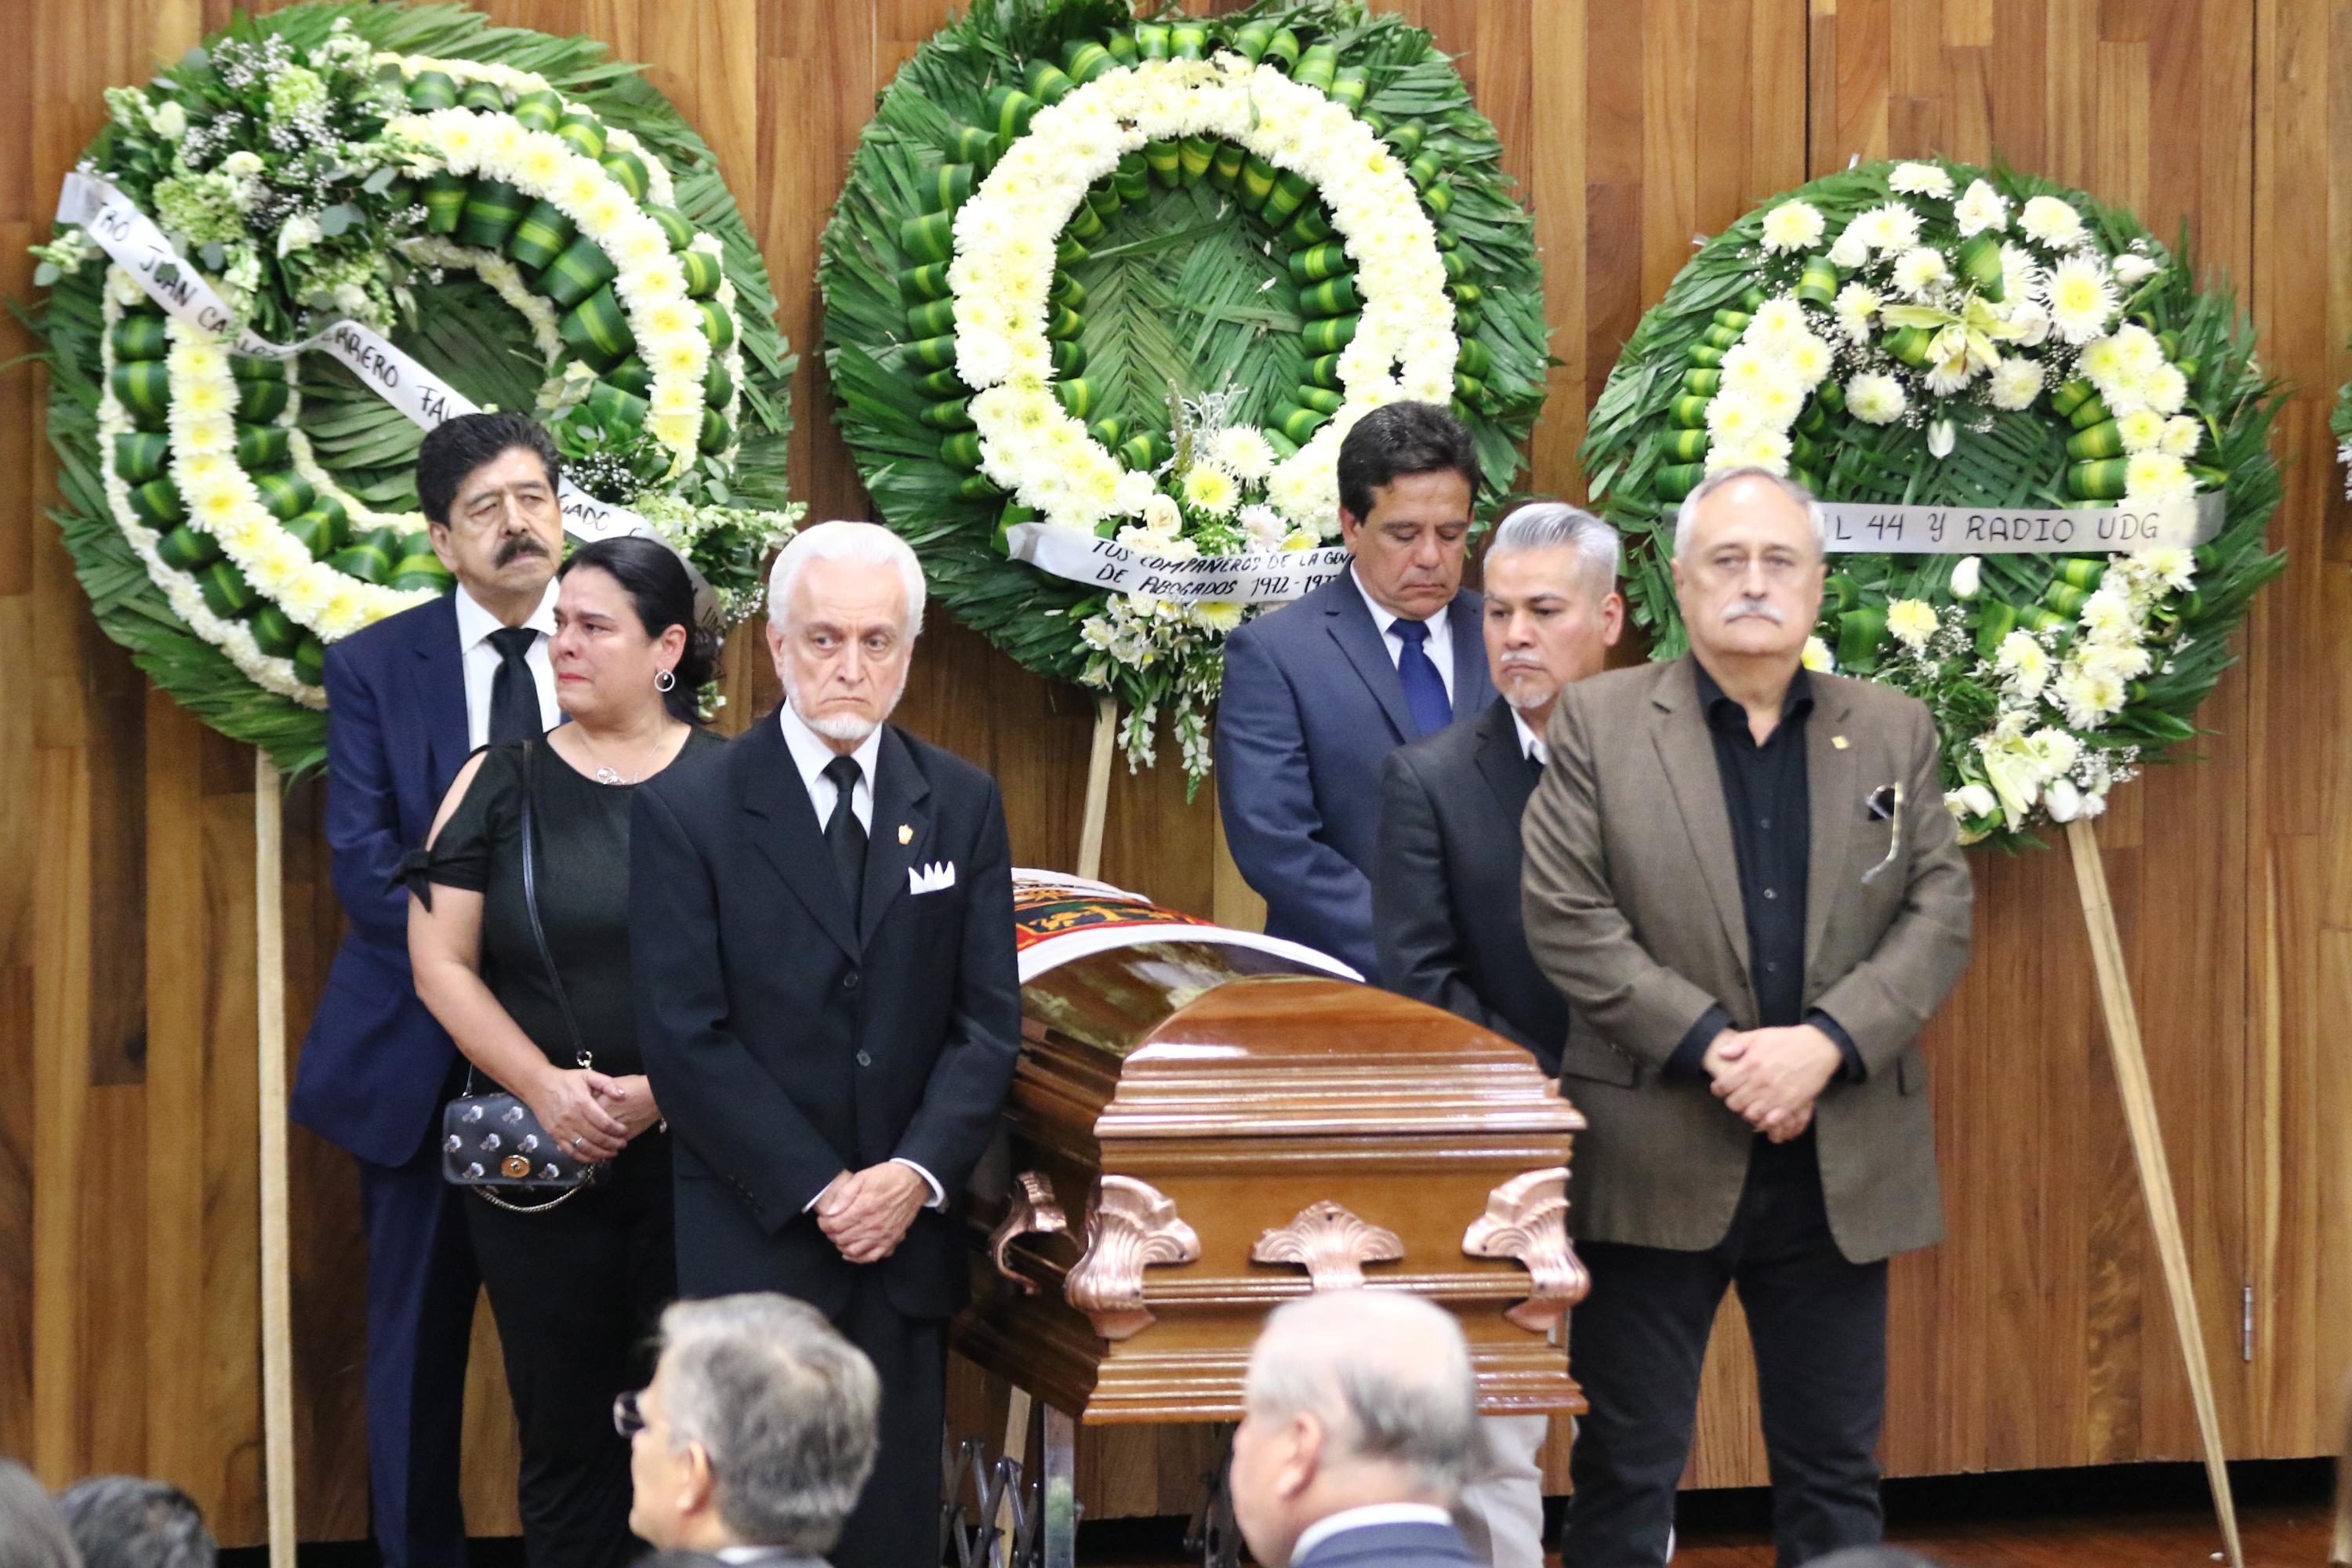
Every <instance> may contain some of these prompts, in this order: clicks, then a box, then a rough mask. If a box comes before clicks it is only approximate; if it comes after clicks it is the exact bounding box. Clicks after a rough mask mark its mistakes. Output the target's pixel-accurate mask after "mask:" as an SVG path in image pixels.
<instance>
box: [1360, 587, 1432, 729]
mask: <svg viewBox="0 0 2352 1568" xmlns="http://www.w3.org/2000/svg"><path fill="white" fill-rule="evenodd" d="M1348 580H1349V582H1351V583H1353V584H1355V585H1356V592H1357V593H1359V594H1362V595H1364V608H1366V609H1368V610H1370V611H1371V612H1372V625H1374V626H1378V627H1380V628H1381V647H1385V648H1387V649H1388V650H1389V663H1391V665H1393V664H1395V663H1397V662H1398V661H1400V660H1401V659H1402V658H1404V639H1403V638H1402V637H1398V636H1397V635H1396V633H1395V631H1394V629H1393V628H1394V627H1395V626H1396V624H1397V622H1399V621H1401V620H1402V619H1403V618H1404V617H1403V616H1400V615H1398V614H1397V613H1396V612H1395V611H1393V610H1390V609H1386V608H1383V607H1382V606H1381V602H1380V601H1379V600H1378V599H1375V598H1373V597H1372V595H1370V593H1369V592H1367V591H1366V589H1365V587H1364V580H1363V578H1361V577H1360V576H1359V575H1357V574H1356V569H1355V567H1354V566H1352V565H1350V566H1349V568H1348ZM1451 607H1452V606H1450V605H1449V606H1448V607H1447V608H1448V609H1451ZM1422 625H1423V626H1427V627H1428V628H1429V640H1428V641H1427V642H1425V643H1423V645H1422V649H1423V652H1425V653H1427V654H1428V655H1429V662H1430V663H1432V664H1433V665H1435V666H1437V679H1440V680H1442V681H1444V682H1445V700H1446V701H1448V702H1451V701H1453V700H1454V617H1453V616H1451V615H1449V614H1448V613H1447V611H1446V610H1440V611H1438V612H1437V614H1435V615H1433V616H1430V617H1429V619H1427V620H1425V621H1423V622H1422Z"/></svg>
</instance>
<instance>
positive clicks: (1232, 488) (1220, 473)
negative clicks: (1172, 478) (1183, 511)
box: [1183, 463, 1242, 517]
mask: <svg viewBox="0 0 2352 1568" xmlns="http://www.w3.org/2000/svg"><path fill="white" fill-rule="evenodd" d="M1183 489H1184V504H1185V505H1186V506H1189V507H1191V508H1192V510H1194V511H1205V512H1208V513H1210V514H1211V515H1212V516H1216V517H1223V516H1225V515H1226V514H1227V513H1229V512H1231V511H1232V510H1234V508H1235V507H1236V506H1239V505H1240V504H1241V499H1242V498H1241V486H1240V485H1238V484H1237V483H1235V482H1234V477H1233V475H1231V474H1229V473H1227V472H1226V471H1225V470H1224V469H1223V468H1218V467H1217V466H1216V465H1214V464H1213V463H1195V464H1193V465H1192V467H1191V468H1187V469H1185V470H1184V484H1183Z"/></svg>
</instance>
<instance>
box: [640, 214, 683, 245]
mask: <svg viewBox="0 0 2352 1568" xmlns="http://www.w3.org/2000/svg"><path fill="white" fill-rule="evenodd" d="M645 215H646V216H647V217H649V218H651V219H653V220H654V222H655V223H656V224H658V225H660V226H661V231H662V233H663V234H664V235H665V236H667V237H668V239H669V247H670V248H671V249H672V250H684V249H685V248H686V247H688V246H689V245H692V244H693V243H694V226H693V225H692V224H690V223H688V222H687V221H686V215H685V214H684V213H682V212H679V211H678V210H677V208H675V207H656V206H649V207H646V209H645Z"/></svg>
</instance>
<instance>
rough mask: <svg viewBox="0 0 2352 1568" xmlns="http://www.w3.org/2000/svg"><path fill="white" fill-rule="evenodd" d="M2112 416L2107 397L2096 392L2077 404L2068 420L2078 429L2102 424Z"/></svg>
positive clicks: (2086, 428) (2067, 417)
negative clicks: (2109, 411)
mask: <svg viewBox="0 0 2352 1568" xmlns="http://www.w3.org/2000/svg"><path fill="white" fill-rule="evenodd" d="M2110 417H2111V416H2110V415H2109V414H2108V412H2107V403H2106V399H2105V398H2103V397H2101V396H2099V395H2098V394H2096V393H2093V394H2092V395H2090V396H2088V397H2086V398H2084V399H2083V401H2082V402H2080V403H2078V404H2076V405H2074V413H2072V414H2069V415H2068V416H2066V419H2067V422H2068V423H2069V424H2071V425H2073V426H2074V428H2075V429H2077V430H2088V429H2089V428H2090V427H2091V426H2094V425H2097V424H2101V423H2103V422H2104V421H2105V420H2106V419H2108V418H2110Z"/></svg>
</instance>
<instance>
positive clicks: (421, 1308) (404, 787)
mask: <svg viewBox="0 0 2352 1568" xmlns="http://www.w3.org/2000/svg"><path fill="white" fill-rule="evenodd" d="M556 471H557V462H556V455H555V447H554V443H553V442H551V440H550V439H549V438H548V436H547V433H546V432H545V431H544V430H542V429H541V428H540V427H539V426H538V425H536V424H534V423H533V422H532V421H530V419H528V418H526V417H524V416H521V415H518V414H468V415H464V416H460V417H458V418H456V419H452V420H450V421H449V422H448V423H446V424H445V425H442V426H439V427H438V428H436V429H435V430H434V431H432V432H431V433H430V434H428V435H427V436H426V437H425V442H424V445H423V447H420V448H419V450H418V453H417V460H416V495H417V500H418V501H419V503H420V504H421V506H422V507H423V509H424V511H425V519H426V521H427V522H428V523H429V524H430V526H431V532H432V539H433V552H434V553H435V554H436V555H438V556H439V557H440V558H441V561H442V563H443V564H445V565H446V566H447V567H448V568H449V570H450V571H451V572H453V573H454V574H456V575H457V589H456V591H455V592H454V593H452V594H450V595H447V596H446V597H444V598H440V599H436V600H435V601H434V602H432V603H431V604H428V605H418V606H417V607H416V608H415V609H413V610H407V611H404V612H402V613H401V614H399V615H397V616H391V617H389V618H387V619H385V620H382V621H379V622H377V623H376V624H375V625H374V626H370V627H368V628H367V629H366V630H365V631H362V632H358V633H355V634H353V635H352V636H351V637H345V638H344V639H343V640H341V642H338V643H336V644H334V645H333V646H332V647H329V648H328V650H327V666H326V681H327V715H328V717H327V805H326V821H327V842H328V845H329V847H331V849H332V851H333V874H334V879H335V890H336V892H337V893H338V894H340V895H341V898H342V901H343V910H344V912H345V913H346V914H347V915H349V916H350V919H351V926H350V930H349V931H347V932H346V933H345V935H344V937H343V945H342V949H341V952H338V953H337V954H336V955H335V963H334V967H333V969H332V970H331V971H330V972H329V973H328V976H327V989H326V994H324V995H322V996H321V997H320V999H319V1010H318V1012H317V1014H316V1015H315V1016H313V1017H312V1019H311V1021H310V1036H309V1037H308V1038H307V1039H305V1040H304V1041H303V1045H302V1058H301V1063H300V1065H299V1068H298V1069H297V1071H296V1075H295V1081H294V1096H293V1101H292V1114H293V1118H294V1120H295V1121H299V1122H300V1123H301V1124H302V1125H303V1126H305V1127H308V1128H310V1130H311V1131H314V1132H317V1133H319V1134H320V1136H321V1137H324V1138H326V1139H328V1140H330V1141H331V1142H335V1143H337V1144H340V1145H341V1146H342V1147H343V1148H345V1149H348V1150H350V1151H351V1152H352V1153H353V1154H355V1155H357V1156H358V1158H359V1163H360V1205H361V1209H362V1215H363V1216H364V1219H365V1223H366V1226H367V1239H368V1281H367V1318H368V1323H367V1333H368V1343H367V1416H368V1479H369V1482H370V1491H371V1499H370V1511H371V1514H372V1516H373V1525H374V1529H375V1537H376V1543H377V1545H378V1547H379V1548H380V1549H381V1550H382V1551H383V1559H384V1562H385V1563H386V1564H387V1565H388V1568H441V1565H443V1564H459V1563H464V1562H465V1560H466V1523H465V1518H464V1515H463V1514H462V1512H461V1511H460V1510H459V1507H458V1502H457V1439H458V1428H459V1426H460V1423H461V1419H462V1416H463V1414H464V1396H465V1386H466V1347H467V1341H468V1339H469V1337H470V1335H471V1333H472V1328H473V1321H474V1298H475V1295H476V1293H477V1292H478V1289H479V1288H480V1279H479V1277H478V1275H477V1273H476V1272H475V1268H474V1258H473V1253H472V1251H471V1249H470V1248H469V1247H468V1245H467V1239H466V1227H465V1225H464V1222H463V1221H464V1216H463V1215H461V1214H459V1213H458V1212H457V1203H458V1201H459V1199H460V1196H461V1194H459V1193H458V1192H457V1189H456V1188H454V1187H451V1186H449V1185H447V1184H446V1183H445V1182H443V1180H442V1179H441V1160H440V1152H439V1149H438V1147H437V1143H436V1139H435V1137H434V1134H435V1133H436V1131H438V1125H437V1124H438V1122H439V1121H440V1109H441V1105H442V1102H443V1101H444V1100H446V1099H448V1098H449V1097H450V1096H451V1095H453V1094H455V1093H457V1092H458V1084H457V1081H456V1080H457V1079H458V1078H459V1077H460V1076H461V1075H460V1074H459V1073H458V1072H457V1068H458V1066H459V1064H458V1060H457V1047H455V1046H453V1045H451V1044H450V1041H449V1037H448V1036H447V1035H446V1034H445V1033H443V1032H442V1029H441V1026H439V1025H438V1024H436V1023H435V1022H434V1021H433V1017H432V1015H430V1014H428V1013H427V1012H426V1011H425V1006H424V1005H423V1004H422V1003H420V1002H418V1001H417V999H416V990H415V983H414V981H413V979H412V977H411V975H410V973H409V969H408V894H407V891H406V890H405V889H404V888H402V887H400V886H398V885H397V879H398V877H399V873H400V868H401V861H402V859H403V858H404V857H405V856H406V855H407V854H408V852H409V851H410V850H412V849H415V847H418V846H419V845H422V844H423V843H424V842H425V837H426V835H427V832H428V830H429V829H430V828H431V826H432V825H433V815H434V812H435V811H436V809H437V808H438V807H439V806H440V805H441V796H442V795H443V794H444V793H445V792H446V790H447V789H448V787H449V781H450V780H451V779H452V778H454V777H456V775H457V770H458V768H459V767H460V766H462V765H463V764H464V763H465V761H466V758H467V756H468V755H469V754H470V753H471V752H473V751H474V750H475V748H477V747H478V746H482V745H485V744H488V743H489V742H494V741H507V740H517V739H521V738H522V737H524V736H527V735H531V734H536V733H539V732H541V731H544V730H546V729H547V728H548V726H549V725H551V724H552V723H553V722H554V721H556V719H557V717H558V714H557V712H556V707H555V686H554V670H553V667H552V666H551V664H550V662H549V659H548V651H547V642H548V637H550V636H551V634H552V633H553V631H554V624H555V623H554V616H555V584H554V574H555V566H556V562H557V560H558V559H559V558H560V557H561V555H562V545H563V514H562V508H561V506H560V504H559V503H558V501H557V499H556V490H555V483H556Z"/></svg>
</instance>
